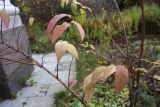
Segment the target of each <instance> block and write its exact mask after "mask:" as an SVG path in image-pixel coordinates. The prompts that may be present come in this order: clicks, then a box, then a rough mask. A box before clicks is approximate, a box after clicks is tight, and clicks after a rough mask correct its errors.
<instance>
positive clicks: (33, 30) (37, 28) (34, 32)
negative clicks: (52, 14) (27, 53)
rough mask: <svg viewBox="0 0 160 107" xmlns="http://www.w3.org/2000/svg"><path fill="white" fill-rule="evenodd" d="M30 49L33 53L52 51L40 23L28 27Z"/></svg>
mask: <svg viewBox="0 0 160 107" xmlns="http://www.w3.org/2000/svg"><path fill="white" fill-rule="evenodd" d="M28 32H29V40H30V43H31V50H32V52H33V53H45V52H51V51H53V48H52V44H51V43H50V44H48V38H47V33H46V31H45V28H44V27H43V25H42V24H38V23H35V24H34V25H33V26H32V27H29V28H28Z"/></svg>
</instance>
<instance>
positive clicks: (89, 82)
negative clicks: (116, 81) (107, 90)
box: [83, 65, 116, 104]
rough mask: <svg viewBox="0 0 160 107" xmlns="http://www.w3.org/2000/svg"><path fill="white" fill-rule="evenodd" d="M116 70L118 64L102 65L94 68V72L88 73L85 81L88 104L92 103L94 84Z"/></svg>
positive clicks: (85, 94)
mask: <svg viewBox="0 0 160 107" xmlns="http://www.w3.org/2000/svg"><path fill="white" fill-rule="evenodd" d="M115 71H116V66H114V65H110V66H101V67H98V68H96V69H95V70H94V72H93V73H91V74H90V75H88V76H87V77H86V78H85V79H84V82H83V92H84V96H85V100H86V102H87V104H89V103H90V101H91V98H92V96H93V95H94V85H95V84H96V83H97V82H98V81H100V80H104V79H107V78H108V77H109V76H110V75H111V74H113V73H114V72H115Z"/></svg>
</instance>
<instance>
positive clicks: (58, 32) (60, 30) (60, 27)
mask: <svg viewBox="0 0 160 107" xmlns="http://www.w3.org/2000/svg"><path fill="white" fill-rule="evenodd" d="M69 26H70V24H69V23H67V22H64V23H63V24H62V25H57V26H56V27H55V29H54V31H53V34H52V43H53V44H54V43H55V41H56V40H57V39H58V38H59V37H60V36H61V35H62V34H63V33H64V31H65V30H67V29H68V28H69Z"/></svg>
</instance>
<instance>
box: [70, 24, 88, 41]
mask: <svg viewBox="0 0 160 107" xmlns="http://www.w3.org/2000/svg"><path fill="white" fill-rule="evenodd" d="M71 23H73V24H75V25H76V27H77V29H78V31H79V33H80V36H81V40H82V41H83V39H84V36H85V32H84V30H83V27H82V26H81V25H80V24H79V23H77V22H75V21H72V22H71Z"/></svg>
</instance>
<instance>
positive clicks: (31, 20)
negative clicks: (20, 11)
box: [29, 17, 34, 26]
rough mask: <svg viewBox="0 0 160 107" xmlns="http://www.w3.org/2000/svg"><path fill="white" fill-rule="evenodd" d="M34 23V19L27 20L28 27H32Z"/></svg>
mask: <svg viewBox="0 0 160 107" xmlns="http://www.w3.org/2000/svg"><path fill="white" fill-rule="evenodd" d="M33 23H34V17H30V18H29V25H30V26H32V25H33Z"/></svg>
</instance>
